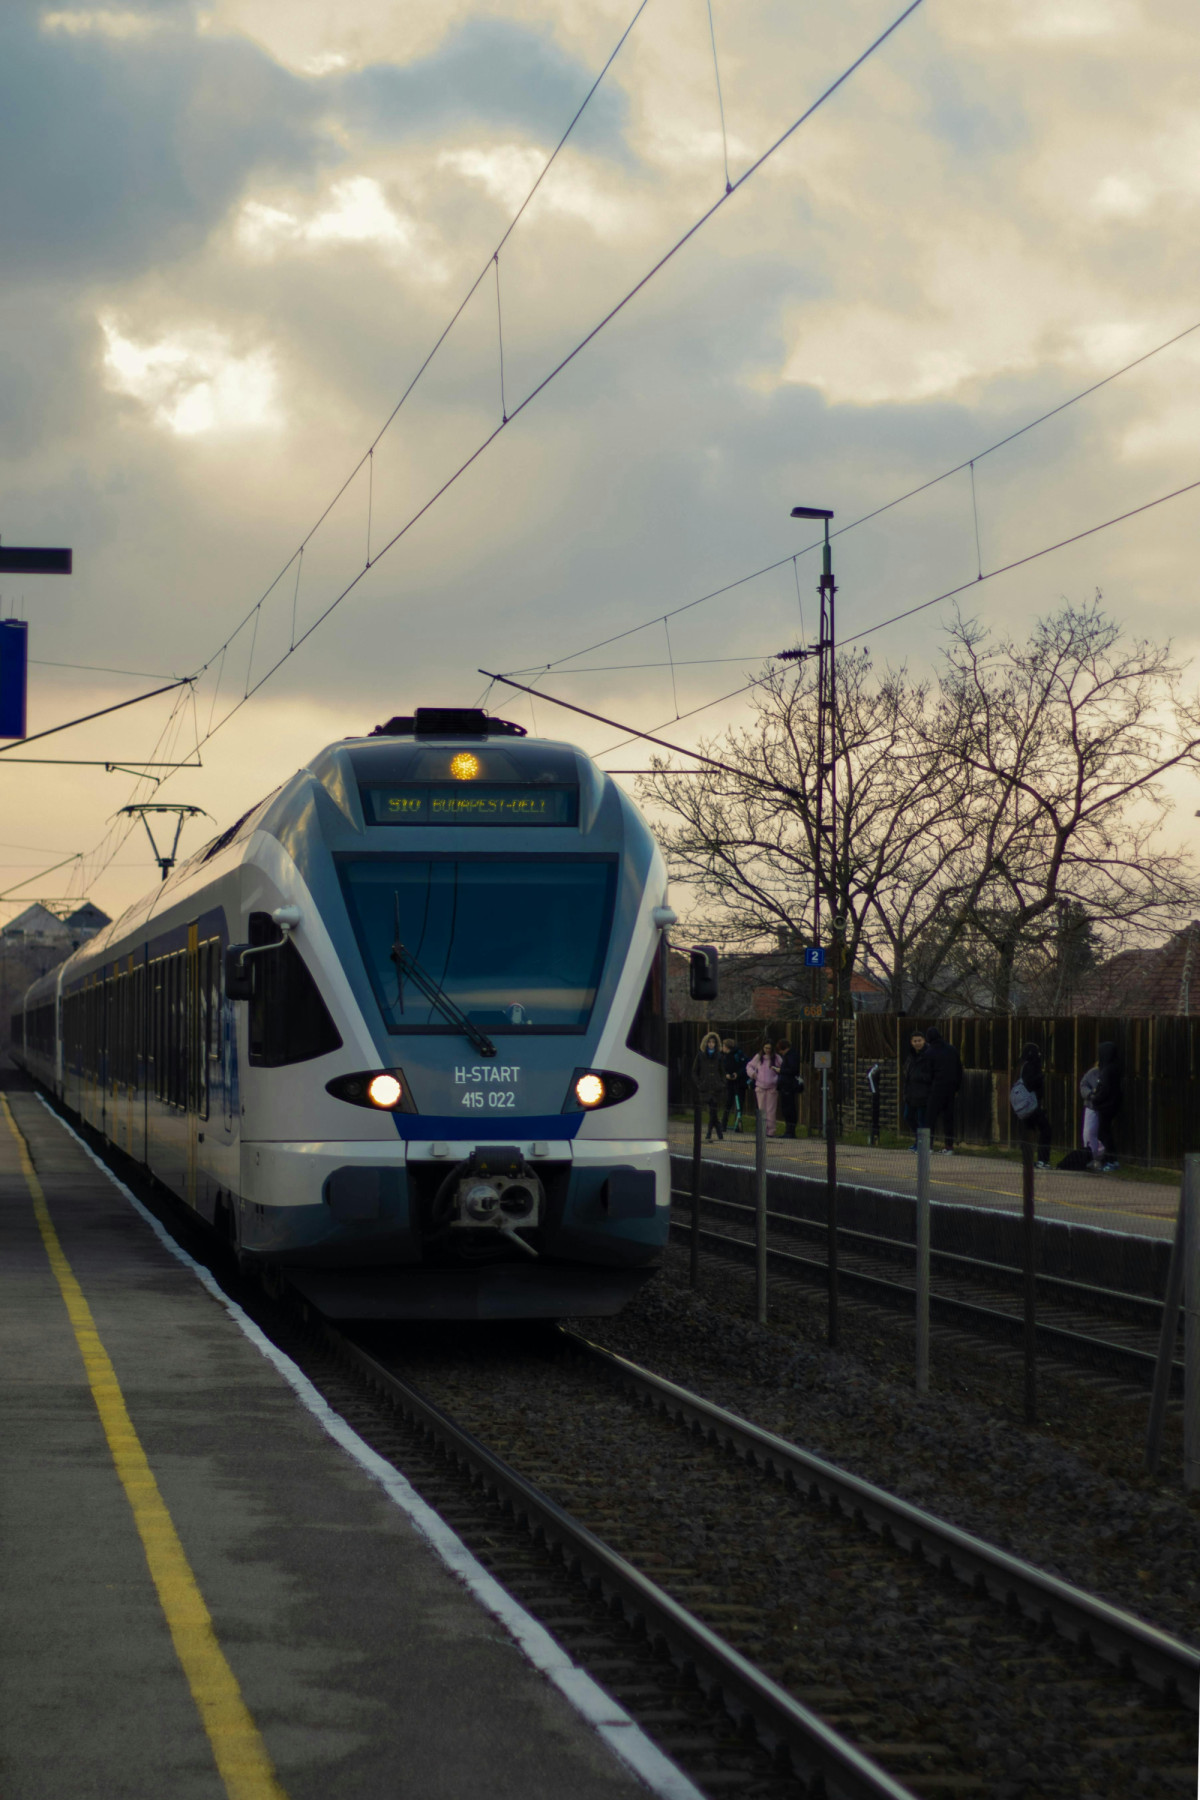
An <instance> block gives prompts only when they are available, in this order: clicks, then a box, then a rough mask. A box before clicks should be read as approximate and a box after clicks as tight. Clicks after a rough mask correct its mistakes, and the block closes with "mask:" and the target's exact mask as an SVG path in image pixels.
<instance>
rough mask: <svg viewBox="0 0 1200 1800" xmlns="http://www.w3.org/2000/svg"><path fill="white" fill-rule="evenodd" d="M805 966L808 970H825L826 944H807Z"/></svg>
mask: <svg viewBox="0 0 1200 1800" xmlns="http://www.w3.org/2000/svg"><path fill="white" fill-rule="evenodd" d="M804 966H805V968H806V969H823V968H824V967H825V946H824V944H806V945H805V947H804Z"/></svg>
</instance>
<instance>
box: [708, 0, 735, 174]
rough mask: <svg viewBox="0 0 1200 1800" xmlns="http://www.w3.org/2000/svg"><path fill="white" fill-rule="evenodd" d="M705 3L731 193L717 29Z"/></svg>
mask: <svg viewBox="0 0 1200 1800" xmlns="http://www.w3.org/2000/svg"><path fill="white" fill-rule="evenodd" d="M707 5H708V37H709V42H710V43H711V44H712V53H713V74H714V75H715V76H716V80H717V110H718V111H719V112H720V115H721V156H722V158H723V160H724V163H725V192H726V193H727V194H732V192H733V183H732V182H731V181H730V179H729V137H728V134H727V132H726V130H725V97H724V95H723V94H722V92H721V65H720V64H719V62H718V61H717V31H716V27H715V25H714V24H713V9H712V0H707Z"/></svg>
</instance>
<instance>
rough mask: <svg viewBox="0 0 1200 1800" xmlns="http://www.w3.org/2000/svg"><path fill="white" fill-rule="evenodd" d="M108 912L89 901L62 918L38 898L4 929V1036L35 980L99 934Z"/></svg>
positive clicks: (0, 936) (0, 1014)
mask: <svg viewBox="0 0 1200 1800" xmlns="http://www.w3.org/2000/svg"><path fill="white" fill-rule="evenodd" d="M108 923H109V918H108V914H107V913H105V912H101V910H100V908H99V907H98V906H93V905H92V903H91V901H90V900H85V901H84V902H83V903H82V905H80V906H72V909H71V911H70V912H68V913H67V914H66V916H65V918H60V917H59V915H58V914H57V913H55V912H52V911H51V910H50V908H49V907H48V906H43V905H42V904H41V902H40V901H37V900H35V901H34V902H33V904H32V905H31V906H27V907H26V908H25V910H24V912H21V913H18V914H17V916H16V918H15V919H10V920H9V922H8V924H7V925H6V926H5V927H4V929H3V930H2V931H0V1039H2V1040H3V1042H4V1043H7V1042H8V1034H9V1022H10V1020H11V1018H12V1015H13V1012H14V1011H15V1010H16V1006H17V1002H18V1000H19V999H20V997H21V995H22V994H23V993H24V992H25V989H26V988H27V987H29V985H30V984H31V982H34V981H37V980H38V979H39V978H40V977H41V976H43V975H45V974H47V973H48V972H49V970H51V969H53V968H54V967H55V966H56V965H57V964H58V963H60V962H64V961H65V960H66V958H67V957H68V956H70V954H71V952H72V950H78V948H79V946H80V944H83V943H86V942H87V940H88V938H92V937H95V935H96V933H97V932H98V931H99V930H101V929H102V927H103V926H105V925H107V924H108Z"/></svg>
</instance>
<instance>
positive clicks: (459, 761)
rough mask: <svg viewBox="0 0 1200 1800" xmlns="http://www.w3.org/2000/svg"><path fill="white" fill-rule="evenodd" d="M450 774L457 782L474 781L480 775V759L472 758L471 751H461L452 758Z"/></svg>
mask: <svg viewBox="0 0 1200 1800" xmlns="http://www.w3.org/2000/svg"><path fill="white" fill-rule="evenodd" d="M450 773H451V774H452V775H453V777H454V779H455V781H474V779H475V777H476V776H477V775H478V773H479V758H478V757H477V756H472V755H471V752H470V751H469V750H460V751H459V753H458V755H457V756H452V757H451V758H450Z"/></svg>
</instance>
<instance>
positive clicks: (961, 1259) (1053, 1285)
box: [671, 1188, 1162, 1331]
mask: <svg viewBox="0 0 1200 1800" xmlns="http://www.w3.org/2000/svg"><path fill="white" fill-rule="evenodd" d="M671 1196H672V1198H673V1199H674V1198H675V1197H676V1196H678V1198H679V1199H680V1200H688V1201H690V1199H691V1190H690V1189H686V1190H685V1189H683V1188H672V1190H671ZM701 1204H702V1205H704V1206H719V1207H724V1209H725V1210H726V1211H727V1212H735V1213H745V1215H746V1217H747V1218H748V1219H753V1217H754V1208H753V1207H752V1206H747V1205H746V1203H745V1202H744V1201H742V1200H726V1199H725V1198H724V1196H720V1197H718V1196H716V1195H712V1194H704V1195H702V1196H701ZM767 1220H768V1222H773V1223H775V1224H778V1225H780V1226H782V1227H784V1228H785V1230H790V1231H792V1232H794V1233H795V1234H796V1235H797V1236H800V1235H802V1234H803V1233H804V1232H809V1233H811V1234H812V1235H813V1236H815V1237H818V1238H826V1237H828V1235H829V1227H828V1225H827V1224H826V1223H825V1221H824V1220H823V1219H806V1218H802V1217H801V1216H800V1215H799V1214H798V1213H786V1212H778V1211H776V1210H775V1209H774V1208H773V1207H768V1209H767ZM838 1237H839V1238H846V1239H850V1238H854V1239H857V1240H858V1241H859V1243H861V1244H863V1245H864V1246H866V1248H867V1249H868V1250H872V1249H880V1250H881V1251H882V1252H883V1253H884V1254H885V1255H886V1254H887V1253H888V1252H891V1251H900V1252H901V1253H902V1256H903V1258H904V1260H906V1261H910V1262H911V1261H914V1260H915V1258H916V1254H917V1246H916V1244H915V1243H913V1242H912V1241H911V1240H910V1239H906V1238H894V1237H887V1236H886V1235H885V1234H884V1233H882V1232H877V1231H861V1230H860V1229H859V1228H858V1227H857V1226H856V1225H841V1224H839V1226H838ZM929 1254H930V1257H931V1259H932V1260H933V1261H934V1262H941V1263H957V1264H959V1265H960V1266H961V1267H962V1268H964V1269H965V1270H967V1271H968V1272H970V1273H971V1274H973V1275H980V1276H997V1275H998V1276H1011V1277H1012V1279H1013V1283H1014V1291H1019V1288H1020V1284H1021V1282H1022V1281H1023V1280H1024V1277H1025V1271H1024V1270H1023V1269H1020V1268H1018V1267H1017V1265H1016V1264H1015V1263H1003V1262H991V1261H989V1260H988V1259H987V1258H986V1257H982V1256H964V1254H963V1252H962V1251H961V1250H939V1249H937V1248H936V1246H934V1247H931V1249H930V1252H929ZM894 1260H896V1261H899V1260H901V1259H900V1258H899V1257H897V1258H895V1259H894ZM1034 1280H1035V1281H1036V1282H1037V1285H1038V1287H1039V1288H1043V1289H1056V1290H1059V1291H1060V1292H1061V1293H1062V1294H1063V1296H1064V1298H1065V1299H1068V1300H1089V1301H1091V1302H1093V1303H1094V1304H1095V1306H1096V1307H1097V1309H1098V1310H1099V1309H1101V1308H1103V1307H1104V1306H1105V1305H1106V1304H1113V1303H1115V1305H1116V1306H1118V1307H1121V1308H1123V1309H1125V1310H1127V1311H1130V1312H1140V1313H1142V1314H1143V1315H1144V1316H1145V1322H1146V1324H1147V1326H1148V1327H1149V1328H1150V1329H1151V1330H1154V1331H1157V1330H1158V1328H1159V1325H1160V1324H1161V1322H1162V1301H1161V1300H1155V1299H1154V1298H1153V1297H1152V1296H1151V1295H1149V1294H1131V1293H1129V1292H1128V1291H1127V1290H1126V1289H1124V1288H1108V1287H1098V1286H1097V1285H1096V1284H1095V1283H1094V1282H1088V1281H1072V1280H1071V1278H1070V1277H1069V1276H1067V1275H1048V1274H1046V1273H1045V1271H1044V1270H1042V1269H1037V1270H1035V1271H1034Z"/></svg>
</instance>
